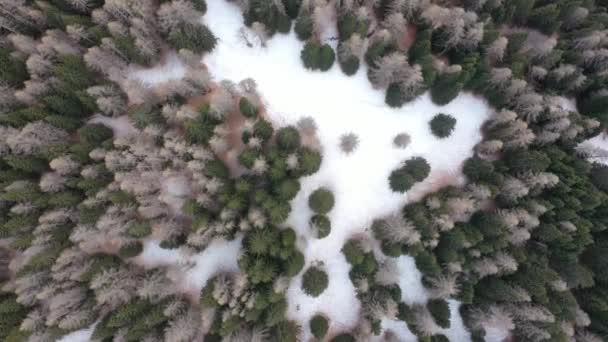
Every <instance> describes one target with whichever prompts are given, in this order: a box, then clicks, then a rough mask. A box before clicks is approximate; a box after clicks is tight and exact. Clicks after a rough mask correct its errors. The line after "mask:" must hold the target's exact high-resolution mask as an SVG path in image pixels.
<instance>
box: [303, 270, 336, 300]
mask: <svg viewBox="0 0 608 342" xmlns="http://www.w3.org/2000/svg"><path fill="white" fill-rule="evenodd" d="M328 282H329V279H328V277H327V273H325V271H323V270H322V269H320V268H318V267H315V266H312V267H310V268H308V269H307V270H306V272H304V275H303V276H302V289H304V292H305V293H306V294H307V295H309V296H312V297H318V296H319V295H320V294H321V293H323V291H325V288H327V284H328Z"/></svg>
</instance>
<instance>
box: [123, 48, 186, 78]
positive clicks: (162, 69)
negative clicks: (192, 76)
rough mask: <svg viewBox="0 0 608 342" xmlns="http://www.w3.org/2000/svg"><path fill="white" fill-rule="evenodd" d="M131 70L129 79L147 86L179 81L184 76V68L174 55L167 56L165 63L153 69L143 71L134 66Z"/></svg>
mask: <svg viewBox="0 0 608 342" xmlns="http://www.w3.org/2000/svg"><path fill="white" fill-rule="evenodd" d="M131 68H132V69H131V70H130V71H129V77H130V78H131V79H136V80H139V81H141V82H143V83H147V84H156V83H162V82H167V81H170V80H175V79H180V78H182V77H184V75H185V74H186V66H185V65H183V64H182V62H181V61H180V59H179V57H178V56H177V54H175V53H170V54H168V55H167V57H166V61H165V63H163V64H161V65H157V66H155V67H153V68H146V69H144V68H141V67H139V68H138V67H136V66H133V67H131Z"/></svg>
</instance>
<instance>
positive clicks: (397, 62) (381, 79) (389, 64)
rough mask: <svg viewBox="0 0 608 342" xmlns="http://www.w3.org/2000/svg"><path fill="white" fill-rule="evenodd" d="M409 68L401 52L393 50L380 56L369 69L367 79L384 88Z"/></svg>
mask: <svg viewBox="0 0 608 342" xmlns="http://www.w3.org/2000/svg"><path fill="white" fill-rule="evenodd" d="M409 68H411V67H410V65H409V63H408V61H407V57H406V56H405V55H404V54H403V53H399V52H393V53H391V54H390V55H387V56H384V57H381V58H380V59H379V60H378V61H377V62H376V63H375V65H374V66H372V68H371V69H370V72H369V79H370V81H371V82H372V83H373V84H374V86H376V87H379V88H386V87H388V85H389V84H391V83H394V82H396V81H398V80H400V79H401V78H403V77H404V73H405V71H406V69H409Z"/></svg>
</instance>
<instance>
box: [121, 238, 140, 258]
mask: <svg viewBox="0 0 608 342" xmlns="http://www.w3.org/2000/svg"><path fill="white" fill-rule="evenodd" d="M143 249H144V246H143V245H142V243H141V242H139V241H135V242H130V243H127V244H125V245H124V246H122V247H120V250H119V251H118V255H119V256H120V257H121V258H124V259H128V258H133V257H136V256H138V255H139V254H140V253H141V252H142V251H143Z"/></svg>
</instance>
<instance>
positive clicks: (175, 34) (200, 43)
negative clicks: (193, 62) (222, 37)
mask: <svg viewBox="0 0 608 342" xmlns="http://www.w3.org/2000/svg"><path fill="white" fill-rule="evenodd" d="M167 41H168V42H169V44H171V46H172V47H173V48H174V49H176V50H181V49H188V50H191V51H193V52H195V53H205V52H210V51H211V50H213V48H215V45H216V43H217V38H216V37H215V36H214V35H213V33H212V32H211V30H209V28H208V27H207V26H205V25H203V24H188V23H186V24H182V25H180V27H178V28H176V29H173V30H171V32H170V33H169V36H168V37H167Z"/></svg>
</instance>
